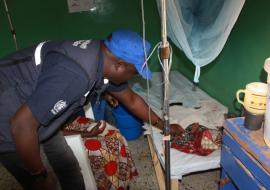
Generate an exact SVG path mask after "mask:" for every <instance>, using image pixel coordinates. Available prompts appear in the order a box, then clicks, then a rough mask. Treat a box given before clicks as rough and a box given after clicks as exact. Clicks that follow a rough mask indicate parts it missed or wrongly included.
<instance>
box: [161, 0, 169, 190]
mask: <svg viewBox="0 0 270 190" xmlns="http://www.w3.org/2000/svg"><path fill="white" fill-rule="evenodd" d="M160 4H161V11H160V12H161V37H162V44H161V52H160V53H161V55H160V57H161V60H162V64H163V67H164V73H163V79H164V102H163V116H164V121H165V126H164V134H165V136H169V135H170V122H169V58H170V48H169V43H168V41H167V25H166V0H161V3H160ZM164 144H165V173H166V175H165V182H166V190H170V189H171V168H170V138H165V140H164Z"/></svg>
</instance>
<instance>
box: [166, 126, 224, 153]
mask: <svg viewBox="0 0 270 190" xmlns="http://www.w3.org/2000/svg"><path fill="white" fill-rule="evenodd" d="M220 145H221V131H220V130H216V129H208V128H206V127H204V126H202V125H199V124H198V123H193V124H191V125H190V126H188V127H187V128H186V129H185V131H184V132H183V134H182V135H181V136H175V137H173V138H172V142H171V147H172V148H175V149H177V150H179V151H182V152H185V153H191V154H197V155H200V156H207V155H209V154H211V153H212V152H214V151H215V150H216V149H218V148H219V147H220Z"/></svg>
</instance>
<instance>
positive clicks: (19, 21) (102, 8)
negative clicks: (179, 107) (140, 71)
mask: <svg viewBox="0 0 270 190" xmlns="http://www.w3.org/2000/svg"><path fill="white" fill-rule="evenodd" d="M6 1H7V3H8V8H9V12H10V15H11V17H12V21H13V25H14V28H15V31H16V33H17V40H18V44H19V47H20V48H24V47H27V46H30V45H32V44H34V43H38V42H41V41H44V40H52V39H89V38H96V39H103V38H105V37H106V36H107V35H108V34H109V33H110V32H112V31H114V30H115V29H119V28H129V29H132V30H135V31H137V32H139V33H142V16H141V14H142V13H141V1H140V0H113V1H112V0H98V1H95V2H97V4H96V6H97V7H98V8H97V11H94V12H90V11H89V12H81V13H68V6H67V1H66V0H57V1H55V0H46V1H41V0H28V1H19V0H6ZM144 10H145V23H146V25H147V28H146V38H147V39H149V41H150V42H151V43H153V44H156V43H157V42H158V41H159V39H160V27H159V25H160V18H159V15H158V11H157V6H156V2H155V0H146V1H145V5H144ZM14 50H15V47H14V44H13V41H12V36H11V33H10V29H9V25H8V20H7V16H6V12H5V9H4V3H3V1H0V56H4V55H6V54H8V53H10V52H12V51H14ZM155 60H157V58H154V59H153V60H151V61H152V63H154V62H155ZM152 68H153V69H154V70H158V69H159V67H158V66H157V65H155V64H152Z"/></svg>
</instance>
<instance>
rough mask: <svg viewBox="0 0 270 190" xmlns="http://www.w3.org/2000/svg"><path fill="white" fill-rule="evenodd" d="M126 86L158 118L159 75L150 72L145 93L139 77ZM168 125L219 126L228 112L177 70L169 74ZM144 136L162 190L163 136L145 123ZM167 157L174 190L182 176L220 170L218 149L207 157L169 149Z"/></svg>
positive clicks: (159, 98)
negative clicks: (145, 136) (198, 124)
mask: <svg viewBox="0 0 270 190" xmlns="http://www.w3.org/2000/svg"><path fill="white" fill-rule="evenodd" d="M130 85H131V87H132V89H133V90H134V91H135V92H136V93H138V94H139V95H140V96H141V97H142V98H144V99H145V100H146V101H147V102H148V103H149V104H150V107H151V108H152V109H153V110H154V111H155V112H156V113H157V114H158V115H162V112H161V108H162V104H163V103H162V99H163V98H162V96H161V95H162V94H163V93H162V74H161V73H154V74H153V79H152V80H151V81H149V93H147V85H146V84H145V81H143V79H140V78H134V79H133V80H132V81H131V82H130ZM147 94H148V95H147ZM169 94H170V98H169V103H170V104H171V105H173V106H170V109H169V110H170V122H171V123H178V124H180V125H181V126H182V127H184V128H185V127H187V126H188V125H190V124H192V123H194V122H199V123H200V124H201V125H204V126H207V127H208V128H212V129H214V128H216V127H219V126H222V124H223V121H224V115H225V114H226V113H227V112H228V109H227V108H226V107H225V106H223V105H222V104H220V103H219V102H218V101H217V100H215V99H214V98H212V97H210V96H209V95H208V94H207V93H205V92H204V91H202V90H201V89H199V88H197V87H196V88H194V85H193V83H192V82H190V81H189V80H188V79H187V78H185V77H184V76H183V75H182V74H180V73H179V72H177V71H172V72H171V74H170V93H169ZM144 127H145V128H146V132H145V134H146V135H147V136H148V141H149V146H150V150H151V154H152V159H153V163H154V167H155V170H156V174H157V178H159V179H158V182H159V187H160V189H165V183H164V174H163V169H162V168H164V163H165V162H164V161H165V159H164V146H163V140H162V138H163V135H161V134H160V131H159V130H158V129H156V128H152V127H150V126H149V125H147V124H145V126H144ZM170 154H171V179H172V189H178V180H181V179H182V177H183V176H184V175H186V174H189V173H192V172H198V171H205V170H210V169H214V168H219V167H220V150H219V149H218V150H216V151H214V152H213V153H211V154H210V155H208V156H197V155H194V154H186V153H183V152H180V151H178V150H176V149H171V150H170Z"/></svg>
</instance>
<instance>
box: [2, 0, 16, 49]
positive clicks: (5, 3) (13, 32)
mask: <svg viewBox="0 0 270 190" xmlns="http://www.w3.org/2000/svg"><path fill="white" fill-rule="evenodd" d="M3 1H4V5H5V9H6V13H7V17H8V23H9V27H10V31H11V35H12V37H13V41H14V45H15V48H16V50H18V44H17V39H16V32H15V30H14V28H13V25H12V21H11V17H10V14H9V11H8V6H7V2H6V0H3Z"/></svg>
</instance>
